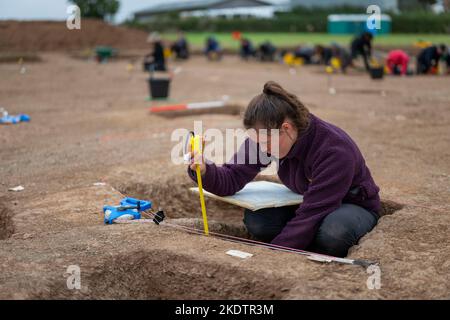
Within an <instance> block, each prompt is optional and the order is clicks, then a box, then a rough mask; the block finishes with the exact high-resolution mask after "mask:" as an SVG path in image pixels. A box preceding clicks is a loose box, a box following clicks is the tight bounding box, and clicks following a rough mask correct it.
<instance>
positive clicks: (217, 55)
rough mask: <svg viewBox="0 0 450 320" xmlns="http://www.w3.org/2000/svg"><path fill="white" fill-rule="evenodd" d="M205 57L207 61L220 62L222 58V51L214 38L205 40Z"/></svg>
mask: <svg viewBox="0 0 450 320" xmlns="http://www.w3.org/2000/svg"><path fill="white" fill-rule="evenodd" d="M205 55H206V57H207V58H208V59H209V60H220V59H221V58H222V49H221V48H220V44H219V42H218V41H217V40H216V39H215V38H214V37H208V38H207V39H206V46H205Z"/></svg>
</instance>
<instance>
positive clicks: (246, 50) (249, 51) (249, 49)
mask: <svg viewBox="0 0 450 320" xmlns="http://www.w3.org/2000/svg"><path fill="white" fill-rule="evenodd" d="M240 54H241V58H242V59H244V60H248V59H249V58H251V57H254V56H255V54H256V51H255V49H254V48H253V44H252V42H251V41H250V40H249V39H247V38H242V39H241V49H240Z"/></svg>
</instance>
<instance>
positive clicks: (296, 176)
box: [188, 82, 380, 257]
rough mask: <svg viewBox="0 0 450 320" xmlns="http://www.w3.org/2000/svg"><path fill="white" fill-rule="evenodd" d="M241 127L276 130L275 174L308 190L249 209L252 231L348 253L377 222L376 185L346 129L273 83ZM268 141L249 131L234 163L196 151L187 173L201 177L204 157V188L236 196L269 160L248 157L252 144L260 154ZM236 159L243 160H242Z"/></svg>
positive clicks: (323, 250) (257, 99) (286, 242)
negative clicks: (289, 200) (281, 202)
mask: <svg viewBox="0 0 450 320" xmlns="http://www.w3.org/2000/svg"><path fill="white" fill-rule="evenodd" d="M244 126H245V127H246V128H247V129H250V128H251V129H256V132H263V131H260V129H268V130H267V132H270V129H279V131H278V132H279V135H278V139H279V148H278V149H279V151H278V153H279V155H278V156H277V158H278V159H279V165H278V176H279V178H280V180H281V181H282V182H283V184H285V185H286V186H287V187H288V188H289V189H291V190H292V191H294V192H296V193H299V194H302V195H303V203H302V204H301V205H300V206H289V207H281V208H269V209H261V210H257V211H250V210H245V214H244V223H245V225H246V227H247V230H248V231H249V233H250V234H251V235H252V236H253V237H255V238H256V239H258V240H261V241H265V242H271V243H272V244H276V245H280V246H285V247H291V248H296V249H304V250H305V249H306V250H310V251H314V252H319V253H323V254H329V255H333V256H338V257H343V256H345V255H347V252H348V249H349V248H350V247H351V246H353V245H355V244H356V243H357V242H358V240H359V239H360V238H361V237H362V236H363V235H364V234H366V233H367V232H369V231H370V230H372V228H373V227H374V226H375V225H376V223H377V220H378V217H379V210H380V198H379V195H378V192H379V188H378V187H377V185H376V184H375V182H374V180H373V178H372V176H371V174H370V171H369V168H367V166H366V163H365V161H364V158H363V156H362V154H361V152H360V150H359V149H358V147H357V145H356V144H355V142H354V141H353V140H352V139H351V138H350V137H349V136H348V135H347V134H346V133H345V132H344V131H343V130H342V129H340V128H338V127H336V126H334V125H332V124H330V123H328V122H325V121H323V120H321V119H320V118H318V117H316V116H315V115H313V114H311V113H310V112H309V111H308V109H307V108H306V107H305V106H304V105H303V104H302V103H301V102H300V101H299V100H298V99H297V97H296V96H295V95H293V94H291V93H288V92H287V91H285V90H284V89H283V88H282V87H281V86H280V85H278V84H277V83H275V82H267V83H266V84H265V85H264V89H263V93H261V94H259V95H257V96H256V97H254V98H253V99H252V100H251V102H250V103H249V105H248V107H247V109H246V111H245V115H244ZM269 142H270V136H268V135H265V136H263V135H262V134H261V133H258V134H256V135H255V137H250V139H247V140H246V141H245V143H244V144H243V145H242V146H241V148H240V150H239V151H238V153H236V154H235V156H234V158H233V159H232V161H230V162H229V163H226V164H224V165H222V166H220V167H219V166H216V165H215V164H214V163H212V162H210V161H208V160H205V161H203V160H202V156H201V155H199V154H195V155H194V156H193V159H192V164H191V165H190V167H189V168H188V173H189V175H190V177H191V178H192V179H193V180H194V181H196V176H195V166H196V163H200V168H201V174H202V178H203V186H204V188H205V189H206V190H208V191H210V192H212V193H214V194H217V195H220V196H227V195H232V194H234V193H236V192H237V191H239V190H241V189H242V188H243V187H244V186H245V184H247V183H248V182H250V181H251V180H253V179H254V178H255V176H256V175H257V174H258V173H259V172H260V171H261V170H262V169H263V168H265V167H266V166H267V165H264V164H262V163H261V161H259V160H258V161H254V162H253V164H251V162H250V161H248V160H249V156H250V155H249V153H250V152H251V150H252V146H253V148H254V149H256V150H257V152H259V154H261V153H262V154H269V155H270V153H271V145H270V143H269ZM242 156H245V158H242ZM271 156H273V155H271ZM238 158H239V159H246V161H241V162H244V164H239V162H238ZM255 162H256V163H255Z"/></svg>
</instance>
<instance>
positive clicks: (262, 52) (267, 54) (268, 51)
mask: <svg viewBox="0 0 450 320" xmlns="http://www.w3.org/2000/svg"><path fill="white" fill-rule="evenodd" d="M276 52H277V48H276V47H275V46H274V45H273V44H272V43H271V42H270V41H265V42H263V43H261V45H260V46H259V52H258V54H259V59H260V60H261V61H275V53H276Z"/></svg>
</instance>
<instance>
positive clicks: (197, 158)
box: [189, 151, 206, 176]
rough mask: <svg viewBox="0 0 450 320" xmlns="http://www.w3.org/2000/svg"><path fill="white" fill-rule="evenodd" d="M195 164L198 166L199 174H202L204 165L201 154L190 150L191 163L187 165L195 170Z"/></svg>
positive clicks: (204, 168) (204, 171)
mask: <svg viewBox="0 0 450 320" xmlns="http://www.w3.org/2000/svg"><path fill="white" fill-rule="evenodd" d="M197 165H198V166H200V174H201V175H202V176H204V175H205V173H206V165H205V161H204V159H203V155H201V154H200V153H199V152H198V151H195V152H192V151H191V164H190V165H189V167H190V168H191V170H193V171H196V170H197Z"/></svg>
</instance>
